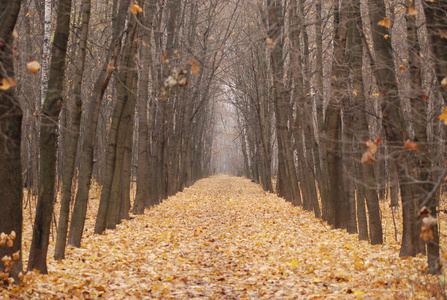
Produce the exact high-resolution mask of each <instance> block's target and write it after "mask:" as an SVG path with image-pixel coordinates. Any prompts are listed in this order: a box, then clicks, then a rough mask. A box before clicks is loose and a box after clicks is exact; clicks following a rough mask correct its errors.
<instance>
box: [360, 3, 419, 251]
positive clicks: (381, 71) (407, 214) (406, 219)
mask: <svg viewBox="0 0 447 300" xmlns="http://www.w3.org/2000/svg"><path fill="white" fill-rule="evenodd" d="M368 5H369V11H370V22H371V31H372V38H373V43H374V52H375V59H373V57H372V55H371V54H370V55H369V58H370V63H371V64H372V70H373V73H374V77H375V79H376V82H377V85H378V89H379V92H380V94H381V96H382V103H381V110H382V116H383V122H382V124H383V129H384V131H385V135H386V140H387V141H388V143H389V145H390V146H391V147H393V148H395V149H402V145H403V142H404V141H405V140H406V138H407V137H408V134H407V131H406V126H405V122H404V121H403V117H402V115H401V114H400V111H403V109H401V105H400V98H399V95H398V85H397V79H396V75H395V71H394V61H393V55H392V51H393V50H392V48H391V40H390V38H388V39H384V38H383V37H384V36H389V35H388V34H389V31H388V28H386V27H384V26H380V25H379V21H381V20H382V19H383V18H384V17H385V16H386V14H385V3H384V1H383V0H377V1H373V0H369V1H368ZM363 43H364V47H365V49H368V48H367V47H368V46H367V45H366V41H365V38H363ZM391 156H392V157H393V159H394V163H395V164H396V170H397V174H398V178H399V183H400V188H401V196H402V212H403V235H402V247H401V251H400V254H399V255H400V256H414V255H416V254H417V253H418V252H420V251H421V247H420V241H419V237H418V235H417V234H416V233H415V232H414V224H417V219H416V218H417V209H416V208H417V204H416V203H415V201H416V200H415V197H414V193H413V187H412V186H411V185H409V184H406V183H408V182H411V178H409V176H408V170H411V169H412V164H413V161H412V159H411V157H405V155H404V154H402V151H398V152H394V153H391Z"/></svg>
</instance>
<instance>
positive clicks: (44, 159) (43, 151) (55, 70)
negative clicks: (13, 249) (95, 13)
mask: <svg viewBox="0 0 447 300" xmlns="http://www.w3.org/2000/svg"><path fill="white" fill-rule="evenodd" d="M58 7H59V10H58V15H57V20H56V29H55V33H54V40H53V44H52V54H51V64H50V75H49V81H48V91H47V96H46V98H45V102H44V104H43V108H42V116H41V122H42V123H41V137H40V166H41V168H40V187H39V199H38V202H37V208H36V218H35V222H34V228H33V240H32V244H31V250H30V257H29V263H28V270H33V269H37V270H39V271H40V272H41V273H43V274H46V273H47V265H46V259H47V250H48V243H49V238H50V225H51V218H52V215H53V205H54V200H55V198H54V195H55V194H54V193H55V181H56V128H57V124H58V117H59V113H60V111H61V108H62V102H63V83H64V73H65V57H66V53H67V43H68V37H69V29H70V12H71V0H59V2H58Z"/></svg>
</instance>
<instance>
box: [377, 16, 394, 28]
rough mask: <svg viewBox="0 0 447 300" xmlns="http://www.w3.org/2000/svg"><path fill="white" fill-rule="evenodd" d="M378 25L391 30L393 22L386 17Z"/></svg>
mask: <svg viewBox="0 0 447 300" xmlns="http://www.w3.org/2000/svg"><path fill="white" fill-rule="evenodd" d="M377 24H378V25H380V26H383V27H386V28H390V27H391V20H390V19H388V18H386V17H385V18H383V19H382V20H380V21H379V22H378V23H377Z"/></svg>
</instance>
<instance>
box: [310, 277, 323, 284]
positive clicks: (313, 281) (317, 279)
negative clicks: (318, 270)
mask: <svg viewBox="0 0 447 300" xmlns="http://www.w3.org/2000/svg"><path fill="white" fill-rule="evenodd" d="M318 282H321V278H319V277H314V278H312V283H318Z"/></svg>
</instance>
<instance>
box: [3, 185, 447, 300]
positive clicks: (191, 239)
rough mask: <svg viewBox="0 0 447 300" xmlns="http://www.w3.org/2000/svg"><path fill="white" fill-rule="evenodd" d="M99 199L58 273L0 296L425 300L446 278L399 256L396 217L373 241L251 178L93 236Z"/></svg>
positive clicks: (29, 279)
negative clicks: (82, 235)
mask: <svg viewBox="0 0 447 300" xmlns="http://www.w3.org/2000/svg"><path fill="white" fill-rule="evenodd" d="M98 201H99V200H98V199H96V198H95V199H91V204H90V206H89V207H90V210H91V212H90V219H89V220H87V221H88V223H87V229H86V230H87V232H86V236H85V238H84V239H83V242H82V243H83V246H82V247H81V248H79V249H77V248H71V247H70V248H68V249H67V255H66V259H65V260H60V261H54V260H53V258H52V255H53V254H52V251H53V250H52V249H53V248H54V247H53V245H52V247H50V253H49V258H48V261H49V266H48V268H49V273H50V274H49V275H45V276H43V275H38V274H36V273H28V274H27V275H26V279H25V282H24V286H23V287H20V288H19V287H12V288H10V289H9V290H1V289H0V298H2V297H3V298H8V297H10V298H12V299H96V298H104V299H153V298H165V299H170V298H172V299H186V298H187V299H244V298H248V299H426V298H428V297H431V296H433V295H435V294H436V292H437V291H438V292H439V288H440V287H441V288H442V284H443V282H441V283H439V282H440V281H439V280H438V278H435V277H431V276H429V275H426V269H427V267H426V262H425V260H426V259H425V258H424V257H416V258H399V257H398V252H399V244H398V242H396V241H394V231H393V228H394V226H393V225H387V224H386V222H391V221H390V219H389V218H388V219H386V222H385V233H386V243H385V244H384V245H377V246H371V245H369V244H368V243H367V242H365V241H358V237H357V235H349V234H347V233H346V232H345V231H343V230H333V229H331V228H330V227H329V226H327V225H326V224H325V223H324V222H323V221H321V220H319V219H315V218H314V217H313V216H312V214H311V213H309V212H305V211H303V210H302V209H301V208H297V207H293V206H292V205H291V204H290V203H287V202H285V201H284V200H283V199H281V198H278V197H276V196H275V195H274V194H270V193H266V192H264V191H263V190H262V189H261V188H260V187H259V186H258V185H255V184H254V183H251V182H250V181H249V180H247V179H242V178H233V177H213V178H208V179H204V180H201V181H199V182H197V183H196V184H195V185H194V186H192V187H191V188H188V189H185V191H184V192H182V193H178V194H177V195H175V196H173V197H170V198H169V199H167V200H165V201H163V202H162V203H161V204H160V205H158V206H156V207H154V208H152V209H150V210H147V211H146V213H145V214H144V215H141V216H135V217H134V218H133V220H130V221H123V223H122V224H120V225H119V226H118V227H117V229H116V230H114V231H111V230H110V231H109V230H108V231H106V232H105V234H104V235H94V234H92V230H93V222H94V217H93V215H92V214H93V211H94V210H95V207H96V206H97V203H98ZM390 224H391V223H390ZM25 225H27V224H25ZM398 226H400V225H398ZM26 227H27V228H28V229H27V230H30V228H29V227H30V226H29V224H28V225H27V226H26ZM25 235H26V236H25V240H24V248H25V250H24V257H25V258H26V257H27V255H28V254H27V253H26V252H25V251H26V249H27V247H29V239H30V236H29V235H30V233H25ZM52 243H53V242H52ZM25 265H26V262H25ZM438 296H439V294H438Z"/></svg>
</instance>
